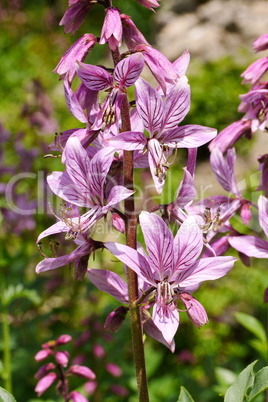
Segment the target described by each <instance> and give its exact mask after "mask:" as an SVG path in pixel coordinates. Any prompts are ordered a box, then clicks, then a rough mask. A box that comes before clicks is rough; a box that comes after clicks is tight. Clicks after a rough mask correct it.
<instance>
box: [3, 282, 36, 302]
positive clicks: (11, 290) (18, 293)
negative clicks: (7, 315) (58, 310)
mask: <svg viewBox="0 0 268 402" xmlns="http://www.w3.org/2000/svg"><path fill="white" fill-rule="evenodd" d="M19 297H23V298H25V299H28V300H29V301H31V302H32V303H33V304H35V305H38V304H40V303H41V299H40V296H39V295H38V293H37V292H36V290H33V289H25V288H24V287H23V285H21V284H19V285H16V286H13V285H10V286H9V287H8V288H7V289H6V290H5V292H4V293H3V296H2V302H3V304H4V305H5V306H8V305H9V304H10V303H11V302H12V301H14V300H16V299H18V298H19Z"/></svg>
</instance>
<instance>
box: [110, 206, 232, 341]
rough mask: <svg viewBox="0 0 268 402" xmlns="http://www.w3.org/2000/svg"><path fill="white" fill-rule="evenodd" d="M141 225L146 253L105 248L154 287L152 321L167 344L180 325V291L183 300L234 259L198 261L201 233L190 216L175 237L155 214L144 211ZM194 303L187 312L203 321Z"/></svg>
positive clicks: (119, 247)
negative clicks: (191, 309)
mask: <svg viewBox="0 0 268 402" xmlns="http://www.w3.org/2000/svg"><path fill="white" fill-rule="evenodd" d="M140 224H141V228H142V232H143V235H144V238H145V243H146V246H147V251H148V255H146V253H145V252H142V254H141V253H140V252H138V251H136V250H133V249H132V248H130V247H128V246H125V245H121V244H118V243H106V244H105V247H106V248H108V249H109V250H110V251H111V252H112V254H114V255H115V256H116V257H117V258H118V259H119V260H120V261H122V262H123V263H124V264H126V265H127V266H129V267H130V268H131V269H133V270H134V271H135V272H136V274H137V275H138V276H139V277H140V278H141V279H142V280H143V281H144V282H145V283H147V285H148V286H152V287H153V288H154V289H155V290H154V294H155V298H154V306H153V313H152V320H153V323H154V324H155V326H156V327H157V328H158V329H159V330H160V332H161V333H162V335H163V337H164V339H165V341H166V342H167V343H168V344H169V345H170V344H171V343H172V342H173V337H174V335H175V333H176V331H177V328H178V325H179V313H178V310H177V306H176V304H175V302H176V301H177V300H178V299H180V298H181V294H183V297H184V300H185V299H186V297H185V293H192V292H193V291H195V290H196V289H198V287H199V286H200V284H201V283H202V282H203V281H205V280H213V279H217V278H220V277H222V276H224V275H226V273H227V272H228V271H229V270H230V269H231V268H232V267H233V264H234V261H235V258H233V257H210V258H201V259H199V260H198V257H199V255H200V253H201V251H202V248H203V235H202V232H201V230H200V228H199V227H198V225H197V223H196V222H195V220H194V219H193V218H188V219H187V220H186V221H185V222H184V223H183V224H182V225H181V227H180V229H179V231H178V233H177V235H176V236H175V238H174V239H173V236H172V233H171V231H170V230H169V229H168V227H167V225H166V224H165V223H164V221H163V220H162V219H161V218H160V217H159V216H157V215H155V214H150V213H148V212H144V211H143V212H142V213H141V214H140ZM189 297H190V296H189ZM193 305H194V308H193V312H192V313H191V315H190V317H191V320H192V322H194V323H196V324H197V323H199V324H200V323H201V322H202V323H203V324H205V322H206V319H205V318H204V317H205V315H204V311H203V308H201V307H200V306H199V304H198V303H193ZM202 317H203V318H204V319H203V321H202Z"/></svg>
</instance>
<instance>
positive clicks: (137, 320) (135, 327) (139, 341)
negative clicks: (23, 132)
mask: <svg viewBox="0 0 268 402" xmlns="http://www.w3.org/2000/svg"><path fill="white" fill-rule="evenodd" d="M121 117H122V131H123V132H124V131H131V124H130V114H129V103H128V98H127V95H125V96H124V100H123V104H122V109H121ZM123 166H124V185H125V187H127V188H128V189H129V190H134V176H133V172H134V168H133V151H124V163H123ZM124 206H125V216H126V244H127V246H129V247H132V248H134V249H136V248H137V247H136V244H137V239H136V232H137V218H136V214H135V200H134V196H131V197H129V198H127V199H126V200H125V202H124ZM127 282H128V294H129V311H130V326H131V336H132V349H133V356H134V362H135V369H136V378H137V387H138V395H139V401H140V402H149V394H148V385H147V376H146V365H145V355H144V345H143V337H142V335H143V334H142V324H141V314H140V307H139V306H137V305H136V303H135V302H136V300H137V299H138V297H139V291H138V278H137V274H136V273H135V272H134V271H132V269H130V268H129V267H128V268H127Z"/></svg>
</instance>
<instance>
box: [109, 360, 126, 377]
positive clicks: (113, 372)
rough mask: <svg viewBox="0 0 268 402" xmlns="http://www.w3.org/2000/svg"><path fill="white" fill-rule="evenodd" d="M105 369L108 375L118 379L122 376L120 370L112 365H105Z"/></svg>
mask: <svg viewBox="0 0 268 402" xmlns="http://www.w3.org/2000/svg"><path fill="white" fill-rule="evenodd" d="M105 368H106V370H107V371H108V373H110V374H111V375H112V376H114V377H120V376H121V375H122V370H121V368H120V367H119V366H117V365H116V364H114V363H107V364H106V366H105Z"/></svg>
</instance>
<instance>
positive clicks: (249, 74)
mask: <svg viewBox="0 0 268 402" xmlns="http://www.w3.org/2000/svg"><path fill="white" fill-rule="evenodd" d="M267 70H268V57H263V58H261V59H259V60H256V61H254V63H252V64H251V65H250V66H249V67H248V68H247V69H246V70H245V71H244V72H243V73H242V74H241V77H243V78H244V80H243V81H242V83H243V84H247V83H249V82H250V83H251V84H252V85H255V84H256V83H257V82H258V81H259V80H260V79H261V77H262V76H263V74H264V73H265V72H266V71H267Z"/></svg>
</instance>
